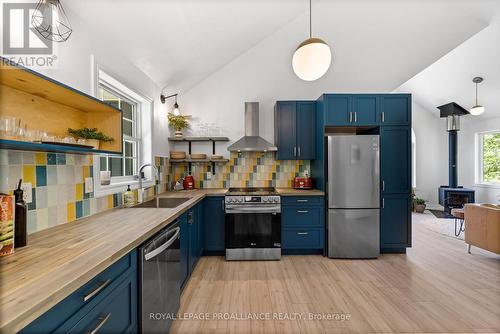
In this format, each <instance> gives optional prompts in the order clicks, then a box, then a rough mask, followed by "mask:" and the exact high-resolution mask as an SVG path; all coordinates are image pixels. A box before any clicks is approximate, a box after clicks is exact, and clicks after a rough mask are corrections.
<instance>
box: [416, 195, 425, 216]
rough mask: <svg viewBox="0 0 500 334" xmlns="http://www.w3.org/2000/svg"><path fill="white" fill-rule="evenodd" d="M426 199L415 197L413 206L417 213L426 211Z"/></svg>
mask: <svg viewBox="0 0 500 334" xmlns="http://www.w3.org/2000/svg"><path fill="white" fill-rule="evenodd" d="M425 202H426V201H425V200H424V199H422V198H419V197H415V198H414V199H413V208H414V210H415V212H417V213H424V211H425Z"/></svg>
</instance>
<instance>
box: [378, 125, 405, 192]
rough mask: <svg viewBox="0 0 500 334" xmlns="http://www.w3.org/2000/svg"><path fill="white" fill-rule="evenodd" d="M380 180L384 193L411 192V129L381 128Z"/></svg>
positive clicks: (397, 127)
mask: <svg viewBox="0 0 500 334" xmlns="http://www.w3.org/2000/svg"><path fill="white" fill-rule="evenodd" d="M380 181H381V189H382V193H383V194H409V193H410V192H411V129H410V128H409V127H407V126H384V127H381V128H380Z"/></svg>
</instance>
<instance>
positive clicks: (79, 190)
mask: <svg viewBox="0 0 500 334" xmlns="http://www.w3.org/2000/svg"><path fill="white" fill-rule="evenodd" d="M75 199H76V200H77V201H81V200H82V199H83V183H77V184H76V185H75Z"/></svg>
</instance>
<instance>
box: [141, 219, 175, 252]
mask: <svg viewBox="0 0 500 334" xmlns="http://www.w3.org/2000/svg"><path fill="white" fill-rule="evenodd" d="M174 230H175V233H174V235H173V236H172V238H170V239H168V240H167V241H166V242H165V243H164V244H163V245H161V246H159V247H158V248H156V249H154V250H152V251H151V252H149V253H146V254H144V259H145V260H146V261H149V260H151V259H152V258H154V257H155V256H157V255H158V254H160V253H163V251H165V249H167V248H168V247H170V246H171V245H172V244H173V243H174V242H175V240H177V238H178V237H179V234H180V232H181V228H180V227H179V226H177V227H176V228H175V229H174Z"/></svg>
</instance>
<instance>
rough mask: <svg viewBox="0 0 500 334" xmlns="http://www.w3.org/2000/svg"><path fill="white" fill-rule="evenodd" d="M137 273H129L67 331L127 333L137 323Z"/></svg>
mask: <svg viewBox="0 0 500 334" xmlns="http://www.w3.org/2000/svg"><path fill="white" fill-rule="evenodd" d="M136 296H137V275H136V274H135V273H131V274H129V275H128V276H127V277H126V279H125V280H124V281H122V283H120V285H118V286H117V287H116V288H115V289H114V290H113V291H112V292H111V293H110V294H109V295H108V296H107V297H106V299H104V300H102V301H101V302H100V303H99V304H97V305H96V306H95V307H94V308H93V309H92V310H90V312H88V313H87V314H86V315H85V316H84V317H83V318H82V319H80V321H78V322H77V323H76V325H75V326H73V327H72V328H71V329H70V330H69V331H68V332H67V333H94V332H95V333H109V334H114V333H125V332H128V331H130V330H131V329H132V328H134V327H135V326H136V323H137V298H136Z"/></svg>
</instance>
